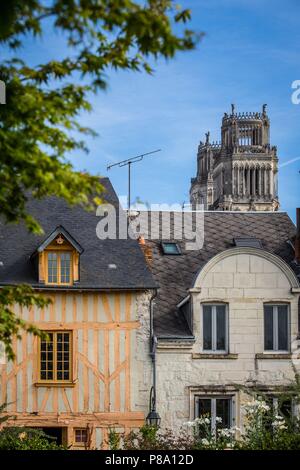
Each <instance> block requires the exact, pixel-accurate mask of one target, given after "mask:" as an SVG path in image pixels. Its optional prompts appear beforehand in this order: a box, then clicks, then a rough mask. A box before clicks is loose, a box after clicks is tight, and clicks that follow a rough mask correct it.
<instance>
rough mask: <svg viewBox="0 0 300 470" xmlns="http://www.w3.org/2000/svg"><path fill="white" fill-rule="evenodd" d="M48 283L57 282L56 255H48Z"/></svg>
mask: <svg viewBox="0 0 300 470" xmlns="http://www.w3.org/2000/svg"><path fill="white" fill-rule="evenodd" d="M48 282H50V283H56V282H57V254H56V253H51V252H49V253H48Z"/></svg>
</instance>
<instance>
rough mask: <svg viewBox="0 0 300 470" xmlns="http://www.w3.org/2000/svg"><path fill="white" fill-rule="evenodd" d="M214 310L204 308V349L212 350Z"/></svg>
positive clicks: (208, 307)
mask: <svg viewBox="0 0 300 470" xmlns="http://www.w3.org/2000/svg"><path fill="white" fill-rule="evenodd" d="M211 312H212V308H211V306H209V305H204V306H203V349H204V350H208V351H211V350H212V314H211Z"/></svg>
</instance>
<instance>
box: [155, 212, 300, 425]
mask: <svg viewBox="0 0 300 470" xmlns="http://www.w3.org/2000/svg"><path fill="white" fill-rule="evenodd" d="M298 212H299V211H298ZM169 215H170V226H171V229H172V227H173V228H174V226H175V216H174V213H173V214H172V213H170V214H169ZM164 216H165V217H166V214H165V213H164ZM190 218H191V220H190V221H188V220H187V219H186V223H187V224H188V225H189V226H192V218H193V214H192V213H190ZM298 219H299V221H298V222H300V212H299V217H298ZM299 229H300V225H299ZM171 232H172V230H171ZM295 233H296V231H295V226H294V224H293V223H292V221H291V220H290V219H289V217H288V215H287V214H285V213H281V212H267V213H266V212H241V211H238V212H231V211H207V212H205V213H204V244H203V246H202V247H200V248H199V249H194V250H189V249H187V245H186V242H187V241H190V239H191V238H190V236H189V234H188V232H186V234H187V235H188V237H187V239H186V240H179V239H176V238H174V237H173V236H172V235H171V237H170V238H169V239H168V240H158V241H153V240H152V241H151V240H148V241H147V246H148V248H149V250H151V253H152V260H151V263H150V266H151V269H152V273H153V275H154V278H155V280H156V282H157V284H158V286H159V289H158V294H157V297H156V298H155V299H154V332H155V335H156V336H157V358H156V363H157V378H156V383H157V410H158V412H159V413H160V415H161V418H162V425H163V426H164V427H168V428H172V429H174V430H177V431H178V430H179V429H180V428H181V427H182V426H183V424H184V423H185V422H187V421H190V420H193V419H194V418H196V417H198V416H200V415H202V414H210V416H211V417H212V423H213V425H215V424H216V421H215V418H216V416H220V417H221V418H222V420H223V425H225V427H230V426H234V425H236V426H238V427H242V426H243V406H242V405H243V403H244V402H245V400H247V401H248V400H249V399H250V398H249V394H245V392H244V391H241V387H248V388H250V389H252V390H254V389H255V390H256V391H260V390H261V393H263V394H267V395H268V398H269V399H270V401H272V402H273V404H274V406H276V403H277V404H278V393H279V391H282V390H286V392H288V390H289V386H290V384H291V383H293V382H294V380H295V375H294V368H293V367H294V366H296V367H299V359H300V357H299V326H300V325H299V322H300V317H299V307H300V303H299V296H300V282H299V279H300V252H299V248H297V246H299V245H297V239H298V238H297V237H296V235H295ZM298 237H299V235H298ZM285 406H286V409H289V410H290V412H291V413H298V412H299V411H300V410H298V409H297V406H296V403H295V401H294V400H293V397H292V396H291V397H290V399H289V400H288V401H287V403H285Z"/></svg>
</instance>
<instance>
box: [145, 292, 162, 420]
mask: <svg viewBox="0 0 300 470" xmlns="http://www.w3.org/2000/svg"><path fill="white" fill-rule="evenodd" d="M156 296H157V289H155V291H154V293H153V295H152V297H151V299H150V338H149V339H150V351H149V355H150V357H151V361H152V387H151V390H150V397H149V413H148V415H147V418H146V421H147V424H148V425H149V426H155V427H158V426H159V425H160V416H159V414H158V413H157V411H156V345H157V337H156V336H155V335H154V328H153V301H154V299H155V297H156Z"/></svg>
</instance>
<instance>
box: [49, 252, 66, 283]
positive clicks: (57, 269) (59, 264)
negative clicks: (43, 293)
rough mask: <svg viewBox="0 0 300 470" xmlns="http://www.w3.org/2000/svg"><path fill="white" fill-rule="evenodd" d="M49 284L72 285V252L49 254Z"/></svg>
mask: <svg viewBox="0 0 300 470" xmlns="http://www.w3.org/2000/svg"><path fill="white" fill-rule="evenodd" d="M46 283H47V284H66V285H70V284H72V252H70V251H52V250H51V251H50V250H49V251H48V252H47V280H46Z"/></svg>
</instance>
